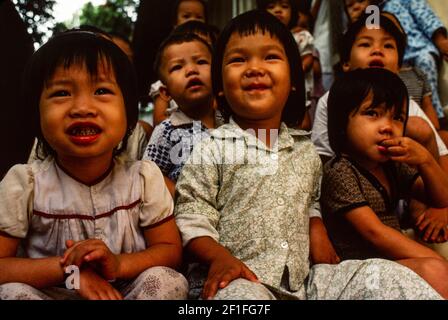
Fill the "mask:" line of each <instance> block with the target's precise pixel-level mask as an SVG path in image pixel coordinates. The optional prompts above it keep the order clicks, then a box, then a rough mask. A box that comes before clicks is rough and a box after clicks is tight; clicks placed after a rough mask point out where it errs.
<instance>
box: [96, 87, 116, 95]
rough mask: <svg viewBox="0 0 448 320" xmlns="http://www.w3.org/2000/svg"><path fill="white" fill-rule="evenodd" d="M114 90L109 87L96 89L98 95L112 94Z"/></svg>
mask: <svg viewBox="0 0 448 320" xmlns="http://www.w3.org/2000/svg"><path fill="white" fill-rule="evenodd" d="M111 93H112V91H111V90H109V89H107V88H99V89H97V90H96V91H95V94H96V95H104V94H111Z"/></svg>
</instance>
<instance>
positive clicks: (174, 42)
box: [154, 33, 213, 119]
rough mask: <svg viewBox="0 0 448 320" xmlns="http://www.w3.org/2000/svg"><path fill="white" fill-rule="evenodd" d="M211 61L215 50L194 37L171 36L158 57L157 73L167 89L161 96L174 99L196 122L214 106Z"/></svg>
mask: <svg viewBox="0 0 448 320" xmlns="http://www.w3.org/2000/svg"><path fill="white" fill-rule="evenodd" d="M211 60H212V48H211V47H210V45H209V44H208V43H207V42H206V41H205V40H204V39H202V38H201V37H199V36H197V35H196V34H194V33H173V34H171V35H170V36H168V38H167V39H165V40H164V41H163V42H162V44H161V45H160V47H159V50H158V52H157V55H156V59H155V62H154V69H155V70H156V72H157V73H158V75H159V79H160V80H161V81H162V83H163V84H164V85H165V88H163V87H162V88H161V92H160V93H161V95H163V96H166V97H167V98H172V99H174V101H176V103H177V104H178V106H179V108H180V110H181V111H182V112H184V113H185V114H186V115H187V116H189V117H191V118H193V119H197V118H198V117H200V115H202V114H203V113H204V112H207V111H208V108H209V107H211V105H212V101H213V95H212V86H211V70H210V68H211ZM165 90H166V92H165Z"/></svg>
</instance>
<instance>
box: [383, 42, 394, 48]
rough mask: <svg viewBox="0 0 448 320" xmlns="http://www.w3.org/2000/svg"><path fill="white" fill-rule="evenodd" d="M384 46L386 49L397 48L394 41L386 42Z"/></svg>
mask: <svg viewBox="0 0 448 320" xmlns="http://www.w3.org/2000/svg"><path fill="white" fill-rule="evenodd" d="M384 48H386V49H395V46H394V45H393V44H392V43H386V44H385V45H384Z"/></svg>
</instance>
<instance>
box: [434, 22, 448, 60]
mask: <svg viewBox="0 0 448 320" xmlns="http://www.w3.org/2000/svg"><path fill="white" fill-rule="evenodd" d="M432 39H433V42H434V44H435V45H436V47H437V48H438V49H439V50H440V53H441V54H442V56H443V58H444V59H445V60H447V61H448V37H447V34H446V30H445V29H444V28H439V29H438V30H437V31H436V32H434V35H433V37H432Z"/></svg>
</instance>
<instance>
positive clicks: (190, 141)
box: [144, 33, 215, 197]
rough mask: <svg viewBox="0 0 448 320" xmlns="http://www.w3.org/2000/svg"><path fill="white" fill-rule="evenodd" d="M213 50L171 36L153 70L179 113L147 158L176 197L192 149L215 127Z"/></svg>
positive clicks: (158, 132) (189, 36) (155, 138)
mask: <svg viewBox="0 0 448 320" xmlns="http://www.w3.org/2000/svg"><path fill="white" fill-rule="evenodd" d="M211 60H212V49H211V48H210V46H209V45H208V43H207V42H205V41H204V40H203V39H202V38H200V37H199V36H197V35H195V34H193V33H186V34H182V33H180V34H172V35H171V36H170V37H168V38H167V39H166V40H165V41H164V42H163V43H162V44H161V46H160V49H159V51H158V54H157V57H156V60H155V64H154V67H155V69H156V70H157V71H158V74H159V78H160V79H161V81H162V83H163V84H164V86H163V87H161V88H160V95H161V96H162V97H163V98H164V99H165V100H169V99H173V100H175V101H176V102H177V105H178V110H176V111H174V112H173V113H172V114H171V116H170V117H169V118H168V119H166V120H164V121H162V123H160V124H159V125H158V126H157V127H156V128H155V129H154V132H153V134H152V136H151V139H150V141H149V143H148V146H147V148H146V152H145V155H144V159H149V160H152V161H154V162H155V163H156V164H157V165H158V166H159V168H160V169H161V170H162V173H163V174H164V176H165V181H166V183H167V186H168V189H169V190H170V192H171V194H172V195H173V197H174V185H175V183H176V180H177V178H178V176H179V174H180V172H181V170H182V167H183V165H184V163H185V161H186V160H187V158H188V156H189V155H190V152H191V150H192V149H193V146H194V145H195V144H196V143H197V142H199V141H200V140H201V139H202V138H203V137H205V136H207V134H208V129H211V128H214V127H215V108H214V98H213V94H212V87H211V71H210V66H211Z"/></svg>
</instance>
